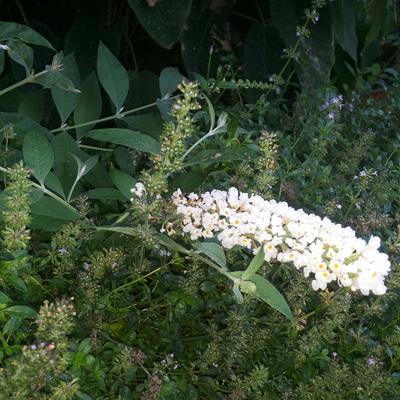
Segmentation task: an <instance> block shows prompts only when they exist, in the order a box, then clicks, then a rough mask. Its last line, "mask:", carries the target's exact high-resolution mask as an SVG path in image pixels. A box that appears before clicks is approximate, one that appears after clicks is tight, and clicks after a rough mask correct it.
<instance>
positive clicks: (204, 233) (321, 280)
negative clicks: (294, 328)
mask: <svg viewBox="0 0 400 400" xmlns="http://www.w3.org/2000/svg"><path fill="white" fill-rule="evenodd" d="M172 201H173V203H174V205H175V206H176V209H177V213H178V214H181V215H182V216H183V231H184V232H185V233H187V234H190V238H191V240H197V239H199V238H212V237H213V236H214V235H216V236H217V238H218V240H219V241H220V242H221V244H222V246H223V247H224V248H226V249H231V248H232V247H234V246H243V247H247V248H248V249H252V251H253V253H254V254H256V253H257V252H258V249H259V248H260V246H264V251H265V259H266V261H279V262H285V263H286V262H291V263H293V265H294V266H295V267H296V268H297V269H298V270H300V269H302V271H303V273H304V275H305V276H306V277H308V276H309V275H310V274H312V277H313V280H312V287H313V289H314V290H319V289H321V290H325V289H326V288H327V284H328V283H330V282H332V281H337V282H338V284H339V285H340V286H345V287H350V288H351V289H352V290H353V291H355V290H360V291H361V292H362V293H363V294H364V295H368V294H369V293H370V291H372V293H374V294H376V295H382V294H384V293H385V292H386V286H385V284H384V277H385V276H386V275H388V273H389V271H390V262H389V259H388V256H387V255H386V254H384V253H381V252H379V251H378V248H379V246H380V239H379V238H378V237H375V236H372V237H371V238H370V240H369V241H368V243H367V242H365V241H364V240H363V239H360V238H357V237H356V235H355V232H354V231H353V230H352V229H351V228H350V227H346V228H343V227H342V226H341V225H339V224H335V223H333V222H332V221H331V220H329V219H328V218H323V219H321V218H320V217H318V216H317V215H314V214H307V213H306V212H304V211H303V210H301V209H300V210H295V209H293V208H292V207H289V206H288V204H287V203H285V202H276V201H274V200H269V201H267V200H264V199H263V198H262V197H260V196H258V195H249V194H247V193H239V191H238V190H237V189H236V188H230V189H229V191H228V192H225V191H221V190H213V191H211V192H206V193H204V194H201V195H200V196H198V195H196V194H194V193H191V194H189V195H188V196H187V197H185V196H183V195H182V192H181V191H180V190H179V189H178V190H177V191H176V192H175V193H174V194H173V196H172Z"/></svg>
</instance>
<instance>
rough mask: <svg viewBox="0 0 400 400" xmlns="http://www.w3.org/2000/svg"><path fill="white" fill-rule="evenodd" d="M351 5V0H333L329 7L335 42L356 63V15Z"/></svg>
mask: <svg viewBox="0 0 400 400" xmlns="http://www.w3.org/2000/svg"><path fill="white" fill-rule="evenodd" d="M353 3H354V1H353V0H335V1H333V2H330V3H329V6H330V11H331V17H332V24H333V31H334V33H335V37H336V40H337V41H338V42H339V44H340V46H341V47H342V49H343V50H344V51H346V52H347V53H348V54H349V55H350V56H351V58H352V59H353V60H354V61H355V62H357V32H356V13H355V10H354V4H353Z"/></svg>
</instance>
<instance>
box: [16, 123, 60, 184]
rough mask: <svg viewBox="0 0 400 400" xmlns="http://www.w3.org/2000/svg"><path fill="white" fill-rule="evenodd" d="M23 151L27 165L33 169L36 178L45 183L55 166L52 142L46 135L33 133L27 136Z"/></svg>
mask: <svg viewBox="0 0 400 400" xmlns="http://www.w3.org/2000/svg"><path fill="white" fill-rule="evenodd" d="M22 151H23V155H24V161H25V163H26V165H28V167H30V168H32V170H33V175H34V176H35V178H37V179H38V181H39V182H40V183H43V182H44V179H45V178H46V176H47V174H48V173H49V172H50V170H51V168H52V166H53V164H54V152H53V148H52V146H51V144H50V142H49V141H48V139H47V138H46V136H45V135H44V134H42V133H39V132H37V131H32V132H29V133H28V134H27V135H26V136H25V138H24V143H23V147H22Z"/></svg>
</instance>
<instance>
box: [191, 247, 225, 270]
mask: <svg viewBox="0 0 400 400" xmlns="http://www.w3.org/2000/svg"><path fill="white" fill-rule="evenodd" d="M193 247H194V248H196V249H197V250H199V251H200V252H201V253H204V254H205V255H206V256H208V257H210V258H211V260H213V261H215V262H216V263H217V264H218V265H219V266H220V267H222V268H224V269H226V258H225V253H224V250H223V248H222V247H221V246H220V245H219V244H217V243H210V242H195V243H193Z"/></svg>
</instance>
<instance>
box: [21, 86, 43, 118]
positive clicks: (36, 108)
mask: <svg viewBox="0 0 400 400" xmlns="http://www.w3.org/2000/svg"><path fill="white" fill-rule="evenodd" d="M43 112H44V96H43V91H42V90H38V91H37V92H34V93H32V94H29V95H25V98H24V100H22V102H21V103H20V104H19V106H18V113H20V114H21V115H23V116H25V117H28V118H30V119H32V120H33V121H35V122H37V123H40V121H41V120H42V119H43Z"/></svg>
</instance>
